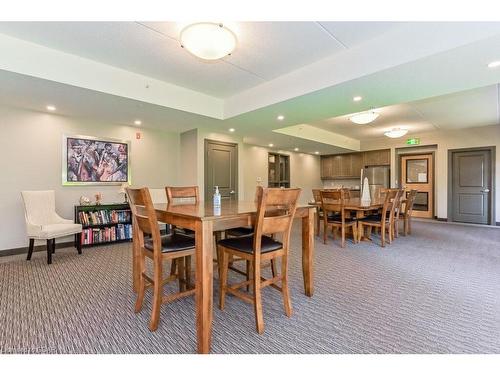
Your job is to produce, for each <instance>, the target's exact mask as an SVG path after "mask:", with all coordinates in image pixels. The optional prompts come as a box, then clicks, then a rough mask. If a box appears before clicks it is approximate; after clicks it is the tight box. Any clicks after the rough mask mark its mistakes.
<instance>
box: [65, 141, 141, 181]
mask: <svg viewBox="0 0 500 375" xmlns="http://www.w3.org/2000/svg"><path fill="white" fill-rule="evenodd" d="M61 168H62V184H63V186H75V185H80V186H81V185H121V184H125V183H127V184H129V185H130V184H131V183H132V179H131V164H130V141H127V140H119V139H113V138H101V137H92V136H85V135H63V139H62V164H61Z"/></svg>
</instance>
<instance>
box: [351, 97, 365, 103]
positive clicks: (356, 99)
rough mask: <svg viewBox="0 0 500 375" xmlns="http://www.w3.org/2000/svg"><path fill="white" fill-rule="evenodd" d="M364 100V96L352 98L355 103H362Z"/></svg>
mask: <svg viewBox="0 0 500 375" xmlns="http://www.w3.org/2000/svg"><path fill="white" fill-rule="evenodd" d="M362 99H363V97H362V96H355V97H354V98H352V100H354V101H355V102H360V101H361V100H362Z"/></svg>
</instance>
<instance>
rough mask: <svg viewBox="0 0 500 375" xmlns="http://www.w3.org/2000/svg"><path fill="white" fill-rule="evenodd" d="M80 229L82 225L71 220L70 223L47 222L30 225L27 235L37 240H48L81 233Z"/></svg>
mask: <svg viewBox="0 0 500 375" xmlns="http://www.w3.org/2000/svg"><path fill="white" fill-rule="evenodd" d="M70 222H71V221H70ZM35 228H36V229H35ZM81 231H82V225H81V224H73V223H72V222H71V224H47V225H40V226H36V227H35V226H32V228H31V230H30V231H29V232H28V237H29V238H34V239H37V240H48V239H52V238H58V237H64V236H69V235H72V234H76V233H81Z"/></svg>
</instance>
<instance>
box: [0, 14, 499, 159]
mask: <svg viewBox="0 0 500 375" xmlns="http://www.w3.org/2000/svg"><path fill="white" fill-rule="evenodd" d="M226 25H227V26H229V27H231V28H232V29H234V30H235V31H236V32H237V35H238V39H239V44H238V50H237V52H235V53H234V54H232V55H231V56H229V57H227V58H226V59H224V60H222V61H218V62H215V63H213V62H212V63H206V62H202V61H200V60H197V59H196V58H194V57H193V56H191V55H190V54H188V53H187V52H186V51H184V50H183V49H182V48H180V47H179V44H178V41H177V39H176V38H177V35H178V30H179V28H180V27H182V25H181V24H177V23H174V22H153V23H151V22H147V23H141V22H100V23H93V22H66V23H65V22H45V23H37V22H23V23H6V22H0V48H2V49H3V50H6V51H10V52H11V53H9V54H3V55H2V57H0V87H2V90H0V104H6V105H10V106H14V107H20V108H28V109H31V110H37V111H44V108H45V105H47V104H55V105H56V106H57V107H58V111H57V114H59V115H66V116H76V117H85V118H91V119H98V120H102V121H105V122H109V123H115V124H123V125H131V126H133V121H134V119H137V118H139V119H141V120H142V122H143V125H142V126H144V127H150V128H154V129H161V130H167V131H173V132H183V131H187V130H191V129H194V128H204V129H207V130H210V131H212V132H219V133H229V132H228V129H229V128H235V129H236V132H235V133H234V136H236V137H238V138H239V139H242V140H243V141H244V142H245V143H249V144H255V145H260V146H266V145H268V144H269V143H273V144H275V148H276V149H283V150H288V151H290V150H293V149H294V148H295V147H298V148H299V149H300V150H301V151H303V152H309V153H313V152H315V151H318V152H319V153H334V152H343V151H348V150H349V147H347V146H346V145H348V144H349V141H348V140H347V142H340V141H337V140H336V138H339V137H338V135H342V136H343V137H348V138H350V139H352V140H357V142H358V144H359V140H364V139H368V138H376V137H382V136H383V132H384V131H386V130H388V128H391V127H395V126H398V125H399V126H400V125H405V126H407V127H409V128H410V134H411V133H415V132H423V131H429V130H434V129H454V128H460V127H471V126H482V125H492V124H499V113H498V107H499V103H498V83H500V69H494V70H492V69H488V68H486V64H487V63H488V62H490V61H492V60H496V59H498V58H499V57H500V23H453V24H450V23H390V22H375V23H373V22H240V23H237V24H230V23H226ZM5 34H7V35H9V36H5V37H3V35H5ZM11 36H12V37H11ZM429 36H434V38H430V37H429ZM16 38H20V39H16ZM21 39H24V40H28V41H30V42H24V41H22V40H21ZM34 43H36V44H34ZM433 43H434V44H433ZM43 46H46V47H43ZM60 51H64V52H60ZM78 56H81V58H80V57H78ZM84 59H85V60H84ZM95 61H99V63H94V62H95ZM113 66H116V67H118V68H120V69H118V68H116V69H115V68H113ZM113 69H114V70H113ZM130 72H133V73H130ZM138 74H142V75H138ZM148 77H154V78H156V79H157V80H159V81H153V80H152V79H151V78H148ZM151 82H153V84H152V85H151V87H150V83H151ZM162 83H164V85H163V86H162ZM170 84H176V85H179V86H174V87H172V86H169V85H170ZM185 87H187V88H189V89H192V90H195V91H192V90H191V91H189V92H188V91H186V90H187V89H184V88H185ZM155 90H156V91H155ZM183 90H184V91H183ZM202 92H203V93H205V94H209V95H205V94H202ZM231 95H232V96H231ZM355 95H362V96H363V100H362V101H361V102H353V100H352V97H353V96H355ZM213 96H220V97H221V98H223V99H218V98H215V97H213ZM172 98H174V99H178V100H179V101H180V102H182V103H181V104H183V105H176V104H175V103H174V104H175V105H174V104H172V101H171V99H172ZM200 103H201V104H200ZM191 104H193V106H190V105H191ZM195 105H198V107H200V106H201V107H202V109H203V110H196V109H195V108H194V106H195ZM216 106H219V107H217V111H218V110H221V111H223V112H227V111H228V113H231V115H230V116H222V117H218V116H217V115H212V114H211V113H212V112H210V109H212V108H214V107H216ZM369 108H377V109H378V110H379V111H380V112H381V117H380V118H379V119H377V120H376V121H375V122H374V123H373V124H371V125H367V126H361V125H354V124H352V123H350V122H348V120H347V117H348V114H351V113H354V112H359V111H363V110H367V109H369ZM207 109H208V111H207ZM280 114H282V115H284V116H285V119H284V120H283V121H277V120H276V117H277V116H278V115H280ZM208 116H210V117H208ZM300 124H308V125H310V126H311V128H313V129H314V128H317V129H318V130H320V131H321V132H324V131H328V132H330V133H331V134H330V135H329V137H327V138H329V139H330V140H329V141H326V140H325V139H322V138H321V137H316V138H314V137H313V138H307V139H306V138H305V137H301V136H300V134H295V135H294V134H292V133H287V134H280V133H277V132H276V130H279V129H280V128H286V127H292V126H297V125H300ZM323 134H324V133H323ZM351 149H353V148H351Z"/></svg>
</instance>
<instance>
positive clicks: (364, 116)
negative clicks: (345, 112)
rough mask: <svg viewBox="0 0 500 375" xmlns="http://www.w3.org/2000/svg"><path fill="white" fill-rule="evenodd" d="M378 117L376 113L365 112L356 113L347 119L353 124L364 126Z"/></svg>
mask: <svg viewBox="0 0 500 375" xmlns="http://www.w3.org/2000/svg"><path fill="white" fill-rule="evenodd" d="M378 116H380V114H379V113H377V112H374V111H366V112H360V113H356V114H355V115H352V116H351V117H349V120H350V121H352V122H354V123H355V124H359V125H364V124H369V123H370V122H373V121H375V120H376V119H377V117H378Z"/></svg>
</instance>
